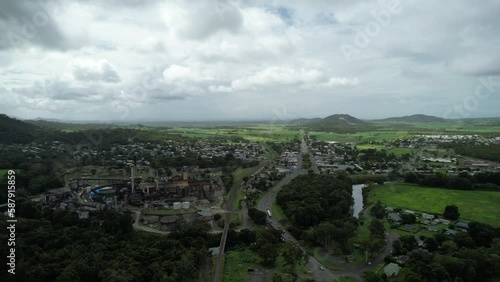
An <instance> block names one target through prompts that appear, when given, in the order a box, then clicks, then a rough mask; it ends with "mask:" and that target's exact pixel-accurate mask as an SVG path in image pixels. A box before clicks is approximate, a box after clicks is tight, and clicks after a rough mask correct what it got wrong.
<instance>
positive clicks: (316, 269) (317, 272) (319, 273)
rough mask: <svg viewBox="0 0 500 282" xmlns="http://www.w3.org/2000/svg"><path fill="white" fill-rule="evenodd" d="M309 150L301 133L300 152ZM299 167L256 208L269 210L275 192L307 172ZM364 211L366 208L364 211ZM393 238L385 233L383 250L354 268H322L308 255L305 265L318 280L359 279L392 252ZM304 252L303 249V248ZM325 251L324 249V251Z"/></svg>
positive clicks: (272, 221) (286, 234)
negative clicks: (345, 277)
mask: <svg viewBox="0 0 500 282" xmlns="http://www.w3.org/2000/svg"><path fill="white" fill-rule="evenodd" d="M307 152H309V150H308V148H307V143H306V141H305V140H304V133H302V143H301V153H307ZM299 167H300V168H301V169H299V170H296V171H293V172H291V173H289V174H287V175H286V176H285V177H284V178H283V179H282V180H281V181H280V182H278V184H276V186H274V187H273V188H272V189H271V191H270V192H268V193H267V194H266V195H265V196H264V197H263V198H262V199H261V200H260V201H259V203H258V204H257V209H259V210H261V211H264V212H266V213H267V211H268V210H269V211H270V210H271V206H272V204H273V202H274V201H275V200H276V194H277V193H278V192H279V190H280V189H281V187H283V185H286V184H288V183H289V182H290V181H291V180H292V179H294V178H295V177H297V176H299V175H302V174H307V171H306V170H305V169H302V163H301V162H300V161H299ZM311 168H312V169H313V170H314V171H315V172H316V173H318V171H317V167H316V166H315V165H314V164H313V166H312V167H311ZM364 212H366V210H365V211H364ZM267 222H268V223H269V224H270V225H271V226H272V227H273V228H275V229H278V230H281V231H282V232H283V238H284V239H285V240H291V241H294V242H296V243H298V242H297V240H296V239H295V238H294V237H293V236H292V235H291V234H290V233H289V232H288V231H287V230H286V229H285V228H284V227H283V226H282V225H281V224H280V223H279V222H278V221H277V220H276V219H275V218H274V217H273V216H272V215H271V216H268V217H267ZM393 240H394V238H392V237H390V236H389V234H387V233H386V235H385V241H386V245H385V246H384V250H383V251H382V252H381V253H380V254H379V255H378V256H377V257H375V258H374V259H373V260H371V262H370V263H369V264H368V263H367V264H363V265H361V266H358V267H356V268H351V269H347V270H342V271H332V270H329V269H327V268H324V267H323V266H322V265H321V263H319V262H318V261H317V260H316V259H315V258H314V257H309V259H308V262H307V265H308V266H309V267H310V268H311V271H312V274H313V275H314V278H315V279H316V280H318V281H334V280H336V279H338V278H340V277H342V276H352V277H356V278H358V279H361V276H362V274H363V272H365V271H367V270H370V269H372V268H373V267H375V266H376V265H377V264H379V263H380V262H381V261H382V260H383V259H384V258H385V257H386V256H387V255H388V254H389V253H390V252H392V241H393ZM303 251H304V252H305V250H304V249H303ZM325 253H326V251H325ZM327 258H328V259H330V260H332V261H336V260H338V259H336V258H335V257H334V256H332V255H327ZM321 268H323V269H321Z"/></svg>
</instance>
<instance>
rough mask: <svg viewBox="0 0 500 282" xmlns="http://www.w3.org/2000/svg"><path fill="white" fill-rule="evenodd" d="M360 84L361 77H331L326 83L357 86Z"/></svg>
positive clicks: (329, 84) (333, 85)
mask: <svg viewBox="0 0 500 282" xmlns="http://www.w3.org/2000/svg"><path fill="white" fill-rule="evenodd" d="M358 84H359V79H358V78H357V77H356V78H348V77H330V78H329V79H328V81H327V82H326V83H325V85H326V86H329V87H335V86H357V85H358Z"/></svg>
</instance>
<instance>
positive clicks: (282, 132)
mask: <svg viewBox="0 0 500 282" xmlns="http://www.w3.org/2000/svg"><path fill="white" fill-rule="evenodd" d="M166 132H168V133H173V134H180V135H183V136H186V137H199V138H200V137H201V138H207V137H231V136H239V137H242V138H244V139H246V140H250V141H254V142H268V141H276V142H291V141H292V140H293V139H294V138H298V134H299V132H298V131H296V130H290V129H288V128H286V127H284V126H283V125H280V124H272V123H265V124H250V125H234V126H222V127H216V126H212V127H208V126H207V127H175V128H171V129H168V130H166Z"/></svg>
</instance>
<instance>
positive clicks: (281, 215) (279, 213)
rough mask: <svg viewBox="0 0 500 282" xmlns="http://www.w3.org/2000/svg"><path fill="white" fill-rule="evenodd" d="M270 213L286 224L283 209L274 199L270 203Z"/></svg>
mask: <svg viewBox="0 0 500 282" xmlns="http://www.w3.org/2000/svg"><path fill="white" fill-rule="evenodd" d="M271 213H272V215H273V217H274V218H275V219H276V220H277V221H279V222H284V223H287V224H288V219H287V218H286V216H285V214H284V213H283V210H282V209H281V207H280V206H279V205H278V204H277V203H276V201H274V202H273V204H272V205H271Z"/></svg>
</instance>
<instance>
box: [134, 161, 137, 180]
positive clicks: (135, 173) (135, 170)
mask: <svg viewBox="0 0 500 282" xmlns="http://www.w3.org/2000/svg"><path fill="white" fill-rule="evenodd" d="M135 175H137V156H134V176H135Z"/></svg>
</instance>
